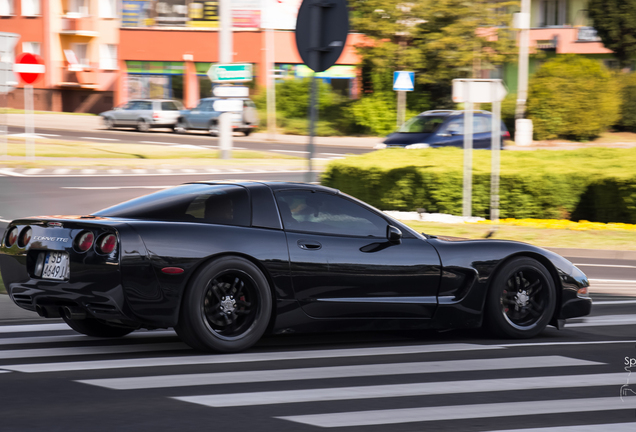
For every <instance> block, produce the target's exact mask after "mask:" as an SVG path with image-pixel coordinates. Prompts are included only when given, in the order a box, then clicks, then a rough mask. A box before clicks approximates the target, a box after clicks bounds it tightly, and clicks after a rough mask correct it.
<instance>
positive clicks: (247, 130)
mask: <svg viewBox="0 0 636 432" xmlns="http://www.w3.org/2000/svg"><path fill="white" fill-rule="evenodd" d="M243 133H244V134H245V136H250V134H251V133H252V129H245V130H244V131H243Z"/></svg>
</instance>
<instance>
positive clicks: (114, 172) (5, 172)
mask: <svg viewBox="0 0 636 432" xmlns="http://www.w3.org/2000/svg"><path fill="white" fill-rule="evenodd" d="M63 171H64V172H63V173H62V174H65V173H67V172H68V171H70V170H68V169H65V170H63ZM106 172H107V174H68V175H64V176H62V175H60V174H59V173H56V172H53V174H39V175H38V176H37V177H42V178H44V177H113V176H116V177H157V176H190V175H201V174H204V172H201V171H199V172H196V173H182V172H176V173H170V174H164V173H160V172H156V173H147V174H132V173H131V174H129V173H126V174H124V172H123V171H122V170H119V169H110V170H107V171H106ZM205 172H206V173H207V174H210V175H212V174H218V175H227V172H226V171H221V170H218V172H210V170H209V169H207V168H206V169H205ZM306 172H307V171H306V170H303V169H298V170H280V169H278V170H272V171H267V173H268V174H287V173H295V174H303V173H306ZM0 174H1V175H5V176H10V177H32V176H28V175H24V174H22V173H19V172H15V171H9V170H7V169H0ZM241 174H262V171H259V170H252V171H241ZM224 180H232V179H228V178H225V179H224ZM236 180H245V179H244V178H240V179H236Z"/></svg>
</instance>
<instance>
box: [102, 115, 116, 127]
mask: <svg viewBox="0 0 636 432" xmlns="http://www.w3.org/2000/svg"><path fill="white" fill-rule="evenodd" d="M104 127H105V128H106V129H108V130H112V129H115V121H114V120H113V119H112V118H110V117H104Z"/></svg>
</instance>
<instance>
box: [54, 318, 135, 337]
mask: <svg viewBox="0 0 636 432" xmlns="http://www.w3.org/2000/svg"><path fill="white" fill-rule="evenodd" d="M62 318H63V319H64V322H66V324H68V326H69V327H70V328H72V329H73V330H75V331H76V332H78V333H81V334H84V335H86V336H92V337H103V338H109V337H121V336H126V335H127V334H128V333H130V332H132V331H134V330H135V329H134V328H131V327H117V326H112V325H109V324H106V323H104V322H101V321H97V320H96V319H93V318H86V319H72V318H67V317H66V316H62Z"/></svg>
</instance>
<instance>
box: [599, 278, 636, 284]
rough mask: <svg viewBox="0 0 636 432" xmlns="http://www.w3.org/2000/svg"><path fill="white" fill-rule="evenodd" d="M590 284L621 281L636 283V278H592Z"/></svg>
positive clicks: (623, 282) (622, 282) (621, 282)
mask: <svg viewBox="0 0 636 432" xmlns="http://www.w3.org/2000/svg"><path fill="white" fill-rule="evenodd" d="M589 281H590V284H593V283H620V284H636V280H625V279H590V280H589Z"/></svg>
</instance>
